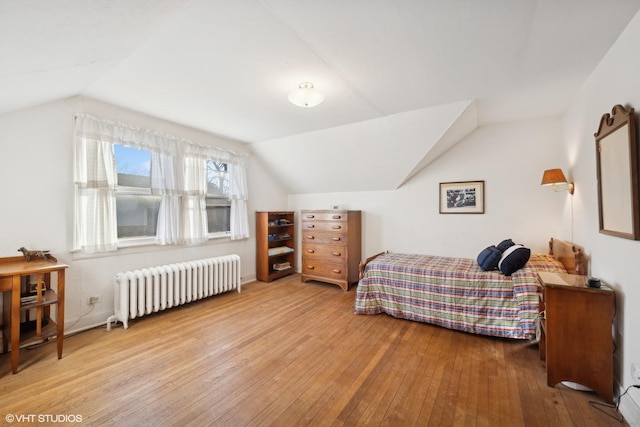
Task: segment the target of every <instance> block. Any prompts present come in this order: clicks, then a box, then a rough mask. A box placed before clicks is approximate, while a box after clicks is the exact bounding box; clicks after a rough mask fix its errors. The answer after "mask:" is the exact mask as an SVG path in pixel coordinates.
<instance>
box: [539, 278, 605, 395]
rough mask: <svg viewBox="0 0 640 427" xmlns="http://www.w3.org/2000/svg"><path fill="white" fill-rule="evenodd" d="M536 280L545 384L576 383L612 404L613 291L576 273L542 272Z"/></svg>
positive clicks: (551, 385)
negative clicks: (593, 284)
mask: <svg viewBox="0 0 640 427" xmlns="http://www.w3.org/2000/svg"><path fill="white" fill-rule="evenodd" d="M538 281H539V282H540V284H541V285H542V289H543V291H542V295H541V300H540V311H541V312H543V313H544V316H543V318H542V320H541V328H540V329H541V336H540V358H541V359H546V363H547V384H548V385H549V386H550V387H553V386H555V385H556V384H557V383H559V382H561V381H571V382H575V383H578V384H581V385H583V386H586V387H588V388H590V389H592V390H593V391H594V392H596V393H597V394H598V395H600V397H602V398H603V399H604V400H605V401H607V402H609V403H613V338H612V322H613V316H614V312H615V294H614V292H613V290H612V289H611V288H610V287H609V286H607V285H606V283H604V282H603V283H602V285H601V287H600V288H590V287H588V286H587V277H586V276H580V275H573V274H563V273H538Z"/></svg>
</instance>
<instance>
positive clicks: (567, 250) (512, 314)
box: [355, 238, 586, 339]
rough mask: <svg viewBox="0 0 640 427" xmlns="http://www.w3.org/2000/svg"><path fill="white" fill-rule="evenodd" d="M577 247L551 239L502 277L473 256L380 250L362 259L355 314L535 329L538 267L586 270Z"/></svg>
mask: <svg viewBox="0 0 640 427" xmlns="http://www.w3.org/2000/svg"><path fill="white" fill-rule="evenodd" d="M585 263H586V261H585V257H584V256H583V251H582V249H581V248H579V247H577V246H575V245H573V244H571V243H569V242H565V241H562V240H558V239H553V238H552V239H551V240H550V241H549V253H548V254H536V253H533V254H531V256H530V258H529V260H528V262H527V263H526V265H525V266H524V267H522V268H520V269H519V270H517V271H515V272H514V273H512V274H511V276H505V275H504V274H502V273H501V272H500V271H483V270H482V269H481V268H480V267H479V265H478V263H477V261H476V260H473V259H468V258H451V257H442V256H430V255H417V254H396V253H388V252H384V253H381V254H377V255H375V256H373V257H370V258H368V259H367V260H366V261H365V262H363V263H361V267H360V281H359V283H358V287H357V290H356V300H355V313H356V314H379V313H386V314H389V315H391V316H394V317H397V318H402V319H408V320H414V321H418V322H424V323H430V324H433V325H438V326H442V327H445V328H449V329H455V330H460V331H464V332H469V333H474V334H481V335H489V336H496V337H503V338H514V339H532V338H534V337H535V334H536V319H537V318H538V314H539V313H538V303H539V296H538V292H539V284H538V280H537V272H539V271H549V272H568V273H571V274H576V273H579V272H583V271H586V265H585Z"/></svg>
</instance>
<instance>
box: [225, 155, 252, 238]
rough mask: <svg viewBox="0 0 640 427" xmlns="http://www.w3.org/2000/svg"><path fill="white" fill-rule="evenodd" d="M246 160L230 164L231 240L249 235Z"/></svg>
mask: <svg viewBox="0 0 640 427" xmlns="http://www.w3.org/2000/svg"><path fill="white" fill-rule="evenodd" d="M246 176H247V175H246V171H245V166H244V161H239V162H238V163H237V164H230V165H229V185H230V187H231V195H230V197H231V221H230V222H231V225H230V228H231V230H230V231H231V240H239V239H246V238H248V237H249V219H248V218H249V215H248V213H247V199H248V191H247V179H246Z"/></svg>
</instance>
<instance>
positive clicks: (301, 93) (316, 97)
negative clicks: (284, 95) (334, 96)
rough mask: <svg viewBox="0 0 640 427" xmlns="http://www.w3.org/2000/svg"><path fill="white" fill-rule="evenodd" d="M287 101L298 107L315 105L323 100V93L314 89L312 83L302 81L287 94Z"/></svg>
mask: <svg viewBox="0 0 640 427" xmlns="http://www.w3.org/2000/svg"><path fill="white" fill-rule="evenodd" d="M289 101H291V103H292V104H294V105H297V106H298V107H315V106H316V105H318V104H320V103H321V102H322V101H324V94H323V93H322V92H318V91H317V90H316V89H314V87H313V83H309V82H304V83H300V86H298V89H296V90H294V91H293V92H291V93H290V94H289Z"/></svg>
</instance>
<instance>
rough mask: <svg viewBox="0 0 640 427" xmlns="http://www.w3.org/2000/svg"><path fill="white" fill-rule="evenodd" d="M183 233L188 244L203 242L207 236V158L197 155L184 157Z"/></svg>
mask: <svg viewBox="0 0 640 427" xmlns="http://www.w3.org/2000/svg"><path fill="white" fill-rule="evenodd" d="M184 177H185V179H184V190H185V191H184V195H183V200H182V203H183V213H184V214H183V216H182V218H183V223H182V228H183V233H184V241H185V243H187V244H189V245H195V244H198V243H204V242H206V241H207V238H208V234H209V231H208V225H207V206H206V202H205V197H206V196H207V160H206V159H202V158H199V157H185V159H184Z"/></svg>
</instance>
